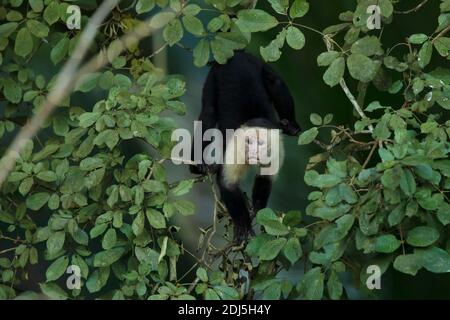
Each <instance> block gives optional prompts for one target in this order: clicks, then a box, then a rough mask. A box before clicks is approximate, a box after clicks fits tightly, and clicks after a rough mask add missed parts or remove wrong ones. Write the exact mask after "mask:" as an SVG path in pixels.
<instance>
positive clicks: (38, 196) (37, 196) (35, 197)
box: [26, 192, 50, 211]
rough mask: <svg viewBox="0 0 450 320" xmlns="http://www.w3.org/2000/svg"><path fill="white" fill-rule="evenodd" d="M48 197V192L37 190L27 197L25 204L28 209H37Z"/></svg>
mask: <svg viewBox="0 0 450 320" xmlns="http://www.w3.org/2000/svg"><path fill="white" fill-rule="evenodd" d="M49 198H50V194H49V193H48V192H37V193H34V194H32V195H31V196H29V197H28V198H27V200H26V204H27V207H28V208H29V209H31V210H34V211H37V210H39V209H41V208H42V207H43V206H44V205H45V204H46V203H47V201H48V199H49Z"/></svg>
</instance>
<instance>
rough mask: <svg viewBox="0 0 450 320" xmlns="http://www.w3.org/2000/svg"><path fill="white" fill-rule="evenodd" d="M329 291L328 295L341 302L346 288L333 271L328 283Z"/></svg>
mask: <svg viewBox="0 0 450 320" xmlns="http://www.w3.org/2000/svg"><path fill="white" fill-rule="evenodd" d="M327 291H328V295H329V297H330V298H331V299H332V300H339V299H340V298H341V296H342V293H343V292H344V288H343V286H342V283H341V281H340V280H339V276H338V275H337V273H336V272H335V271H334V270H333V271H332V272H331V274H330V277H329V278H328V281H327Z"/></svg>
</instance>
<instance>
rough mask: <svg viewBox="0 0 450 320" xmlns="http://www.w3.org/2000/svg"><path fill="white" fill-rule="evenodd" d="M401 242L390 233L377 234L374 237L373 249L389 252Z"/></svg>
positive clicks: (395, 248)
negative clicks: (377, 235)
mask: <svg viewBox="0 0 450 320" xmlns="http://www.w3.org/2000/svg"><path fill="white" fill-rule="evenodd" d="M400 244H401V242H400V241H399V240H398V239H397V238H396V237H395V236H394V235H392V234H386V235H382V236H379V237H377V238H376V239H375V251H376V252H382V253H391V252H394V251H395V250H397V249H398V248H399V247H400Z"/></svg>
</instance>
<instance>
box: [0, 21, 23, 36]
mask: <svg viewBox="0 0 450 320" xmlns="http://www.w3.org/2000/svg"><path fill="white" fill-rule="evenodd" d="M18 25H19V24H18V23H17V22H7V23H3V24H2V25H0V37H2V38H7V37H9V36H10V35H11V34H12V33H13V32H14V31H15V30H16V29H17V26H18Z"/></svg>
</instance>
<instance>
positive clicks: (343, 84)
mask: <svg viewBox="0 0 450 320" xmlns="http://www.w3.org/2000/svg"><path fill="white" fill-rule="evenodd" d="M324 40H325V44H326V46H327V50H328V51H332V50H333V44H332V43H331V40H330V37H328V36H325V37H324ZM339 84H340V86H341V88H342V90H344V93H345V95H346V96H347V98H348V99H349V100H350V102H351V103H352V105H353V107H354V108H355V110H356V112H358V114H359V116H360V117H361V119H369V118H368V117H367V116H366V114H365V113H364V111H363V110H362V109H361V107H360V106H359V104H358V101H357V100H356V98H355V96H354V95H353V94H352V93H351V91H350V89H349V88H348V86H347V83H346V82H345V80H344V78H342V79H341V81H339ZM369 131H370V132H371V133H372V132H373V126H372V124H369Z"/></svg>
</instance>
